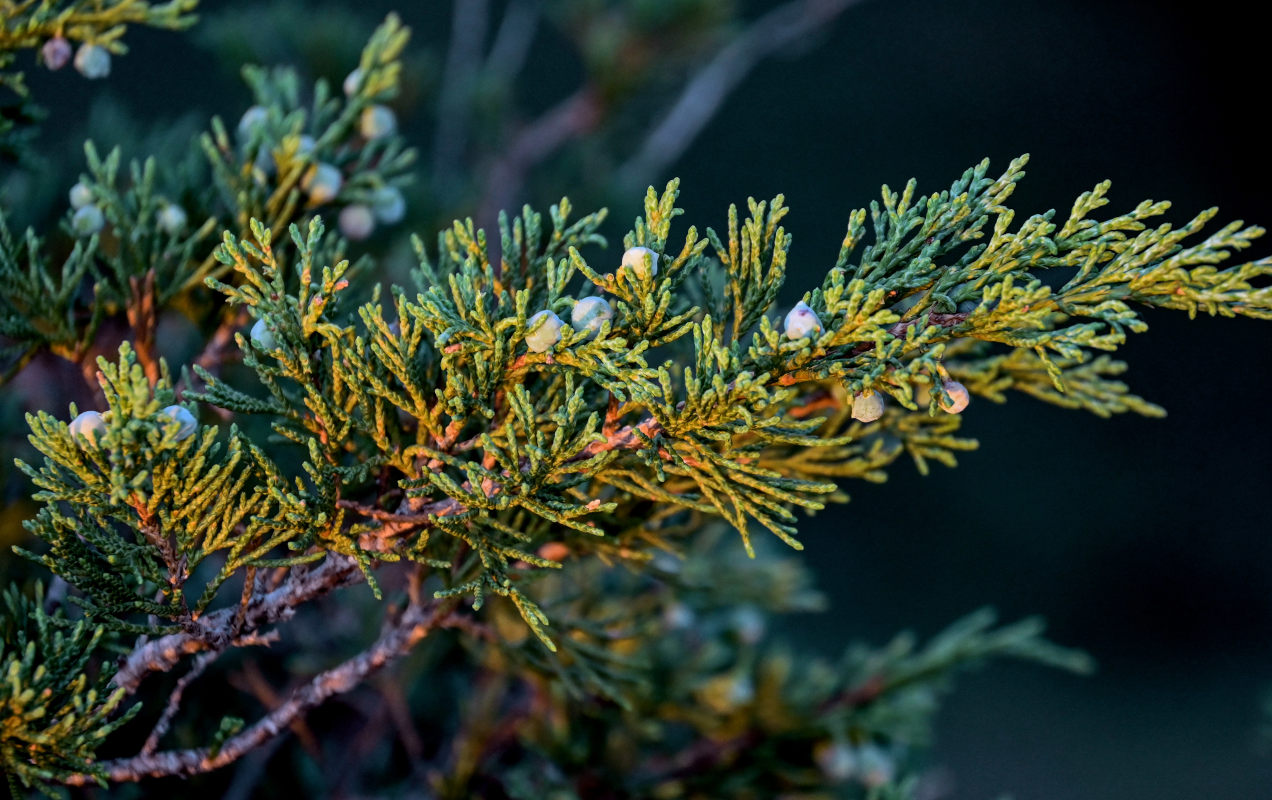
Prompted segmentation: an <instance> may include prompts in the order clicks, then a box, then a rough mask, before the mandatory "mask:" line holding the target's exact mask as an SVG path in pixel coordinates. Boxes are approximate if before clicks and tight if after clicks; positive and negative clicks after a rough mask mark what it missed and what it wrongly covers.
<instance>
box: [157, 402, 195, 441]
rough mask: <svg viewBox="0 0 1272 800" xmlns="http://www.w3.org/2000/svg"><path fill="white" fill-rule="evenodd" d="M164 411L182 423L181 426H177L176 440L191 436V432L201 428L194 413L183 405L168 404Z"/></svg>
mask: <svg viewBox="0 0 1272 800" xmlns="http://www.w3.org/2000/svg"><path fill="white" fill-rule="evenodd" d="M163 413H164V414H167V415H168V416H169V417H172V418H173V419H175V420H176V421H177V422H179V423H181V426H180V427H179V428H177V435H176V440H177V441H178V442H179V441H181V440H183V439H188V438H190V436H191V434H193V433H194V432H195V431H196V430H198V429H199V423H198V421H197V420H195V418H194V415H193V414H191V413H190V412H189V411H187V410H186V409H184V408H182V407H181V406H168V407H167V408H165V409H164V410H163Z"/></svg>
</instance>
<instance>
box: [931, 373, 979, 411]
mask: <svg viewBox="0 0 1272 800" xmlns="http://www.w3.org/2000/svg"><path fill="white" fill-rule="evenodd" d="M941 388H942V389H944V390H945V393H946V394H947V395H949V397H950V402H948V403H946V402H945V400H943V399H942V400H938V401H937V405H939V406H940V407H941V410H942V411H944V412H946V413H947V414H958V413H959V412H961V411H962V410H963V409H965V408H967V404H968V403H970V402H971V401H972V396H971V395H970V394H968V392H967V387H966V386H964V385H963V384H961V383H959V382H958V381H945V382H944V383H942V384H941Z"/></svg>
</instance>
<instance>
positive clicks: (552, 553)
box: [539, 542, 570, 561]
mask: <svg viewBox="0 0 1272 800" xmlns="http://www.w3.org/2000/svg"><path fill="white" fill-rule="evenodd" d="M569 555H570V547H569V545H567V544H566V543H565V542H546V543H544V544H543V545H542V546H541V547H540V548H539V558H544V559H547V560H548V561H564V560H565V559H566V558H568V557H569Z"/></svg>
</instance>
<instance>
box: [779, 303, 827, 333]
mask: <svg viewBox="0 0 1272 800" xmlns="http://www.w3.org/2000/svg"><path fill="white" fill-rule="evenodd" d="M782 324H783V328H784V329H785V331H786V338H788V339H805V338H808V337H810V336H813V335H814V334H818V333H821V330H822V324H821V320H820V319H818V318H817V314H816V313H815V312H814V311H813V310H812V309H811V308H809V307H808V304H807V303H805V302H804V301H802V300H801V301H800V302H798V303H796V304H795V307H794V308H792V309H791V310H790V313H788V314H787V315H786V321H785V322H783V323H782Z"/></svg>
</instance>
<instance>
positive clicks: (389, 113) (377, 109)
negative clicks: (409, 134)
mask: <svg viewBox="0 0 1272 800" xmlns="http://www.w3.org/2000/svg"><path fill="white" fill-rule="evenodd" d="M358 127H359V130H361V131H362V135H363V136H364V137H365V138H367V139H379V138H381V137H384V136H390V135H392V134H393V133H394V132H395V131H397V115H396V114H394V113H393V109H391V108H389V107H388V106H367V107H366V108H364V109H362V119H361V120H359V124H358Z"/></svg>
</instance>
